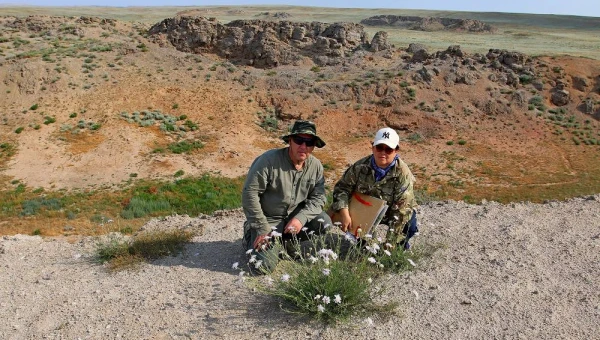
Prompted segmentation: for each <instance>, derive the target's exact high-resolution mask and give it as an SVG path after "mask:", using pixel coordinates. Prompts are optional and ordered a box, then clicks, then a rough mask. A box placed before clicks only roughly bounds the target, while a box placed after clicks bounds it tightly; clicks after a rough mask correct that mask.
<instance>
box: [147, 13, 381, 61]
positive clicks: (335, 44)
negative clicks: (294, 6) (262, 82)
mask: <svg viewBox="0 0 600 340" xmlns="http://www.w3.org/2000/svg"><path fill="white" fill-rule="evenodd" d="M149 34H150V38H151V39H153V40H154V41H155V42H157V43H159V44H161V45H167V44H171V45H173V46H174V47H175V48H176V49H178V50H180V51H185V52H192V53H214V54H217V55H219V56H221V57H224V58H227V59H228V60H230V61H233V62H240V63H244V64H248V65H252V66H255V67H259V68H271V67H276V66H278V65H289V64H294V63H295V62H297V61H299V60H300V59H302V58H310V59H312V60H313V61H314V62H315V63H317V64H318V65H336V64H339V63H341V62H342V60H343V58H344V57H345V56H346V55H347V53H348V52H351V51H354V50H357V49H366V50H369V49H371V47H372V44H371V43H369V41H368V35H367V33H366V32H365V31H364V27H363V26H362V25H359V24H355V23H334V24H327V23H319V22H311V23H303V22H291V21H264V20H235V21H232V22H230V23H228V24H221V23H219V22H218V21H216V20H215V19H207V18H204V17H191V16H179V17H175V18H170V19H165V20H163V21H162V22H160V23H158V24H156V25H154V26H152V27H151V28H150V30H149ZM374 45H375V49H377V50H381V49H385V48H390V46H389V44H388V43H387V35H386V34H383V33H380V34H378V35H377V39H374Z"/></svg>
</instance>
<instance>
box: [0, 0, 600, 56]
mask: <svg viewBox="0 0 600 340" xmlns="http://www.w3.org/2000/svg"><path fill="white" fill-rule="evenodd" d="M191 10H199V12H197V13H196V15H201V16H204V17H215V18H217V20H219V22H221V23H227V22H229V21H232V20H237V19H268V18H267V17H266V16H264V15H263V13H265V12H269V13H275V12H286V13H289V14H290V15H291V16H290V17H289V18H287V19H286V20H290V21H305V22H311V21H319V22H326V23H334V22H355V23H359V22H360V21H361V20H362V19H365V18H368V17H371V16H375V15H382V14H386V15H407V16H422V17H447V18H458V19H461V18H462V19H466V18H468V19H477V20H482V21H484V22H486V23H489V24H490V25H492V26H494V27H496V28H497V29H498V31H497V32H496V33H494V34H487V33H468V32H465V33H461V32H440V31H436V32H423V31H413V30H406V29H399V28H394V27H387V26H385V27H365V30H366V31H367V32H368V33H369V35H370V37H373V36H374V34H375V33H376V32H377V31H381V30H383V31H386V32H388V35H389V36H388V39H389V41H390V42H391V43H393V44H395V45H396V47H404V48H405V47H407V46H408V44H410V43H420V44H424V45H425V46H427V47H428V48H430V49H431V50H433V51H437V50H444V49H446V48H447V47H448V46H450V45H460V46H461V48H462V50H464V51H466V52H469V53H475V52H479V53H486V52H487V51H488V50H489V49H490V48H499V49H508V50H514V51H519V52H522V53H526V54H528V55H533V56H537V55H565V54H567V55H572V56H582V57H588V58H592V59H600V49H599V48H598V46H600V35H599V34H598V33H599V31H600V18H595V17H581V16H568V15H543V14H516V13H481V12H456V11H425V10H406V9H360V8H321V7H301V6H266V5H265V6H198V7H118V8H117V7H29V6H27V7H9V6H5V7H2V12H3V15H14V16H26V15H34V14H37V15H55V16H82V15H84V16H99V17H105V18H113V19H118V20H123V21H129V22H142V23H144V24H147V25H152V24H155V23H158V22H160V21H162V20H163V19H166V18H172V17H174V16H175V15H176V14H177V13H180V12H184V11H191Z"/></svg>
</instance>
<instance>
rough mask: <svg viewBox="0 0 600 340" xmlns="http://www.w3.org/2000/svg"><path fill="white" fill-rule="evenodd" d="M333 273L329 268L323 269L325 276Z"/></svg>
mask: <svg viewBox="0 0 600 340" xmlns="http://www.w3.org/2000/svg"><path fill="white" fill-rule="evenodd" d="M329 273H331V271H330V270H329V269H327V268H325V269H323V275H325V276H328V275H329Z"/></svg>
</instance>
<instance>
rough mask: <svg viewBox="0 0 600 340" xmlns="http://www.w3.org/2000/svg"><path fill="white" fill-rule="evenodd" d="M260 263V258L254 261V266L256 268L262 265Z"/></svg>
mask: <svg viewBox="0 0 600 340" xmlns="http://www.w3.org/2000/svg"><path fill="white" fill-rule="evenodd" d="M262 264H263V261H262V260H258V261H256V263H255V264H254V268H257V269H258V268H260V266H262Z"/></svg>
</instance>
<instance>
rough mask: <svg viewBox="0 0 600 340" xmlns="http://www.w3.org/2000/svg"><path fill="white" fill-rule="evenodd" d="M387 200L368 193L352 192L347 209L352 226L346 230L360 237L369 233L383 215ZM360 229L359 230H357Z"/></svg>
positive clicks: (386, 207)
mask: <svg viewBox="0 0 600 340" xmlns="http://www.w3.org/2000/svg"><path fill="white" fill-rule="evenodd" d="M387 209H388V205H387V202H386V201H384V200H382V199H379V198H376V197H372V196H369V195H365V194H361V193H358V192H353V193H352V196H351V197H350V202H348V211H349V213H350V218H351V219H352V227H350V230H348V231H349V232H350V233H351V234H352V235H353V236H354V237H362V236H364V235H366V234H370V233H371V229H373V227H376V226H377V225H378V224H379V222H381V220H382V219H383V216H385V213H386V211H387ZM359 229H360V230H359Z"/></svg>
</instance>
